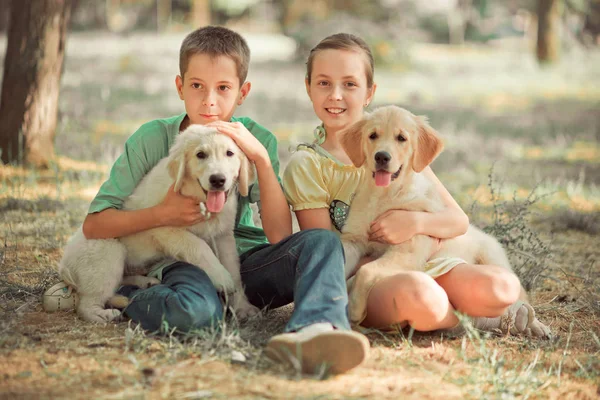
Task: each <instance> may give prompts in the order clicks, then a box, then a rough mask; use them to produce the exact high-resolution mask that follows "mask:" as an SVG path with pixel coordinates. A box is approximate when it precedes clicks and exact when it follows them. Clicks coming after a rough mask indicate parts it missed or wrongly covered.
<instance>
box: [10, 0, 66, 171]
mask: <svg viewBox="0 0 600 400" xmlns="http://www.w3.org/2000/svg"><path fill="white" fill-rule="evenodd" d="M71 3H72V0H13V1H12V3H11V10H10V22H9V24H10V26H9V30H8V42H7V46H6V57H5V59H4V76H3V79H2V95H1V97H0V121H2V123H1V124H0V149H1V151H2V162H4V163H9V162H12V161H17V162H18V163H22V162H23V161H25V162H27V163H30V164H32V165H34V166H36V167H40V168H47V167H48V166H49V164H50V162H51V160H52V159H53V158H54V134H55V130H56V122H57V113H58V94H59V90H60V77H61V73H62V66H63V60H64V55H65V39H66V34H67V25H68V23H69V20H70V17H71ZM21 135H22V136H21Z"/></svg>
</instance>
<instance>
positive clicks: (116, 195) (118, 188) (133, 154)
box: [88, 113, 279, 277]
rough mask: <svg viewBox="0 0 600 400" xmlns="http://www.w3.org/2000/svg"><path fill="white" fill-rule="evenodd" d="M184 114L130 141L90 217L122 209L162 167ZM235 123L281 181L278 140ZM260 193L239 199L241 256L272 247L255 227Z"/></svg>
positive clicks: (249, 124) (252, 125) (145, 128)
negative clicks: (262, 152) (261, 149)
mask: <svg viewBox="0 0 600 400" xmlns="http://www.w3.org/2000/svg"><path fill="white" fill-rule="evenodd" d="M185 116H186V114H185V113H183V114H181V115H178V116H174V117H170V118H165V119H157V120H154V121H151V122H148V123H146V124H144V125H142V126H141V127H140V128H139V129H138V130H137V131H136V132H135V133H134V134H133V135H131V136H130V137H129V139H127V142H126V143H125V150H124V152H123V154H122V155H121V156H120V157H119V158H118V159H117V161H115V163H114V165H113V167H112V169H111V171H110V176H109V178H108V180H107V181H106V182H104V183H103V184H102V186H101V187H100V190H99V191H98V194H97V195H96V197H95V198H94V200H92V204H91V205H90V208H89V210H88V213H90V214H91V213H96V212H100V211H103V210H106V209H108V208H115V209H121V208H122V207H123V203H124V202H125V199H126V198H127V197H129V196H130V195H131V193H133V190H134V189H135V187H136V186H137V185H138V183H139V182H140V181H141V180H142V178H143V177H144V176H145V175H146V174H147V173H148V172H150V170H151V169H152V168H153V167H154V166H155V165H156V164H158V162H159V161H160V160H161V159H162V158H164V157H166V156H167V155H168V154H169V149H170V148H171V146H172V145H173V143H174V142H175V138H176V137H177V135H178V134H179V126H180V125H181V122H182V121H183V119H184V118H185ZM231 122H241V123H242V124H243V125H244V126H245V127H246V129H248V131H250V133H252V134H253V135H254V136H255V137H256V138H257V139H258V141H259V142H260V143H262V145H263V146H265V148H266V149H267V152H268V153H269V158H270V159H271V165H272V166H273V169H274V170H275V174H276V175H277V178H278V179H279V156H278V154H277V138H276V137H275V135H273V134H272V133H271V132H270V131H269V130H267V129H266V128H264V127H263V126H261V125H259V124H257V123H256V122H254V121H253V120H252V119H250V118H247V117H239V118H236V117H233V118H232V119H231ZM259 200H260V190H259V187H258V182H255V183H254V184H252V185H251V187H250V190H249V195H248V197H242V196H238V210H237V218H236V226H235V230H234V235H235V240H236V246H237V251H238V254H242V253H244V252H246V251H248V250H250V249H252V248H254V247H256V246H259V245H262V244H265V243H268V240H267V237H266V236H265V233H264V231H263V230H262V229H261V228H258V227H256V226H255V225H254V221H253V218H252V217H253V213H252V209H251V208H250V203H255V202H259ZM172 262H173V260H164V261H163V262H161V263H159V264H157V265H155V266H153V267H152V271H157V272H158V273H157V274H154V275H158V276H159V277H160V271H162V268H163V267H165V266H166V265H169V264H171V263H172Z"/></svg>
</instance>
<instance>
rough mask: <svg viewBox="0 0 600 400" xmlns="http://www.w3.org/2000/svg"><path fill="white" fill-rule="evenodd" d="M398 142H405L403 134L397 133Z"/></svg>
mask: <svg viewBox="0 0 600 400" xmlns="http://www.w3.org/2000/svg"><path fill="white" fill-rule="evenodd" d="M398 141H399V142H406V138H405V137H404V136H403V135H398Z"/></svg>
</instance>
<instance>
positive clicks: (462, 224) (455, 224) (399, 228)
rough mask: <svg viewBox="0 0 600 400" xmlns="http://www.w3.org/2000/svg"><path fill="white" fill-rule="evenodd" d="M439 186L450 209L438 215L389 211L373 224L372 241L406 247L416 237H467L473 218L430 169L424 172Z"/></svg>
mask: <svg viewBox="0 0 600 400" xmlns="http://www.w3.org/2000/svg"><path fill="white" fill-rule="evenodd" d="M422 173H423V174H424V175H425V176H426V177H427V178H428V179H429V180H430V181H431V182H432V183H433V184H434V186H435V188H436V190H437V191H438V194H439V196H440V198H441V199H442V202H443V203H444V205H445V206H446V207H445V208H444V209H443V210H442V211H439V212H435V213H428V212H420V211H404V210H389V211H387V212H385V213H383V214H382V215H380V216H379V217H378V218H377V219H376V220H375V221H373V223H371V236H370V240H376V241H381V242H384V243H391V244H397V243H402V242H405V241H407V240H409V239H410V238H412V237H413V236H414V235H427V236H432V237H436V238H439V239H450V238H453V237H456V236H460V235H463V234H464V233H466V232H467V229H468V228H469V217H467V214H465V212H464V211H463V210H462V209H461V208H460V206H459V205H458V203H457V202H456V200H454V198H453V197H452V195H451V194H450V193H449V192H448V190H446V188H445V187H444V185H443V184H442V182H440V180H439V179H438V178H437V177H436V176H435V174H434V173H433V171H432V170H431V168H430V167H427V168H425V169H424V170H423V172H422Z"/></svg>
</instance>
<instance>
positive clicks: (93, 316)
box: [77, 308, 121, 324]
mask: <svg viewBox="0 0 600 400" xmlns="http://www.w3.org/2000/svg"><path fill="white" fill-rule="evenodd" d="M77 313H78V314H79V316H80V317H81V318H82V319H84V320H86V321H89V322H96V323H100V324H106V323H107V322H111V321H114V320H116V319H117V318H119V317H120V316H121V311H119V310H115V309H111V308H109V309H96V308H94V309H92V310H81V309H78V310H77Z"/></svg>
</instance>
